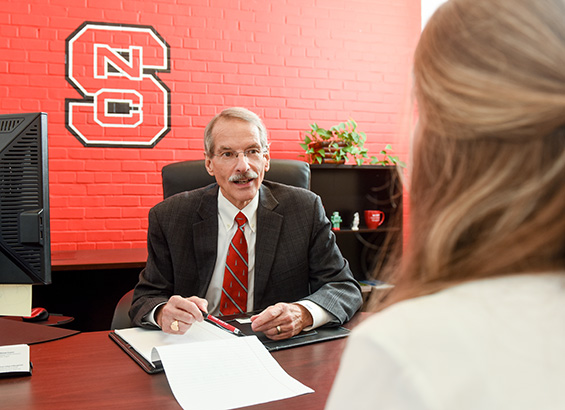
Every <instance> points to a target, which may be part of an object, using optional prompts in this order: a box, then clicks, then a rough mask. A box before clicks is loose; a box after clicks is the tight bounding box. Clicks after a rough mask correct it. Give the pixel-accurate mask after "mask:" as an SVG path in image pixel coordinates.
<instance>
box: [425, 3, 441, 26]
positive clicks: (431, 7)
mask: <svg viewBox="0 0 565 410" xmlns="http://www.w3.org/2000/svg"><path fill="white" fill-rule="evenodd" d="M445 2H446V0H422V13H421V14H422V29H423V28H424V26H425V25H426V22H427V21H428V19H429V18H430V17H431V15H432V14H434V11H436V9H437V8H438V7H439V6H440V5H441V4H442V3H445Z"/></svg>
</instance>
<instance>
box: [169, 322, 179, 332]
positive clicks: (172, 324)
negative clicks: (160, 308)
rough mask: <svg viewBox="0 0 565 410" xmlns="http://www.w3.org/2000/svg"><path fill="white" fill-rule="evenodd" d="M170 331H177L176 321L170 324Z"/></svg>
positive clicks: (177, 323)
mask: <svg viewBox="0 0 565 410" xmlns="http://www.w3.org/2000/svg"><path fill="white" fill-rule="evenodd" d="M171 330H173V331H174V332H178V331H179V321H178V320H174V321H173V322H172V323H171Z"/></svg>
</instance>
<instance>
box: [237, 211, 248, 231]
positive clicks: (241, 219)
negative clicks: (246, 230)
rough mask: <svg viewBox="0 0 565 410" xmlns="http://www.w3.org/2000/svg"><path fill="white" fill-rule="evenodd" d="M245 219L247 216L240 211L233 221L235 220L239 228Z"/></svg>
mask: <svg viewBox="0 0 565 410" xmlns="http://www.w3.org/2000/svg"><path fill="white" fill-rule="evenodd" d="M246 221H247V218H246V217H245V215H243V212H240V213H238V214H237V215H236V216H235V222H237V226H238V227H240V228H241V226H243V225H244V224H245V222H246Z"/></svg>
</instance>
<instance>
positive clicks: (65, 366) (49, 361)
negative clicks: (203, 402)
mask: <svg viewBox="0 0 565 410" xmlns="http://www.w3.org/2000/svg"><path fill="white" fill-rule="evenodd" d="M368 316H369V314H368V313H358V314H357V315H356V316H355V317H354V318H353V320H352V321H351V322H349V323H348V324H346V327H348V328H352V327H354V326H355V325H357V324H358V323H360V322H361V321H362V320H364V319H365V318H367V317H368ZM346 341H347V338H344V339H338V340H333V341H330V342H323V343H316V344H312V345H308V346H303V347H297V348H293V349H287V350H282V351H278V352H274V353H273V357H274V358H275V359H276V360H277V361H278V362H279V364H280V365H281V366H282V367H283V369H284V370H285V371H286V372H287V373H289V374H290V375H291V376H292V377H294V378H296V379H297V380H299V381H300V382H302V383H304V384H305V385H307V386H308V387H311V388H312V389H314V390H315V393H313V394H306V395H303V396H298V397H293V398H290V399H286V400H280V401H275V402H271V403H265V404H261V405H257V406H253V407H251V408H253V409H257V410H259V409H261V410H267V409H271V410H275V409H285V410H286V409H289V408H290V409H306V410H308V409H310V410H311V409H323V408H324V405H325V403H326V400H327V398H328V395H329V392H330V388H331V386H332V383H333V381H334V378H335V375H336V372H337V369H338V367H339V360H340V357H341V354H342V352H343V348H344V347H345V344H346ZM30 347H31V360H32V362H33V366H34V368H33V376H31V377H22V378H11V379H0V397H1V407H2V408H6V409H18V410H38V409H41V410H51V409H53V410H67V409H68V410H71V409H72V410H76V409H81V410H88V409H92V410H99V409H120V410H128V409H135V410H143V409H151V410H153V409H160V410H166V409H175V410H179V409H180V408H181V407H180V406H179V405H178V403H177V401H176V400H175V398H174V397H173V394H172V392H171V389H170V388H169V384H168V382H167V379H166V376H165V374H163V373H160V374H156V375H149V374H147V373H145V372H144V371H143V370H142V369H141V368H140V367H139V366H138V365H137V364H136V363H135V362H134V361H133V360H131V359H130V358H129V356H127V355H126V354H125V353H124V352H123V351H122V350H121V349H120V348H119V347H118V346H117V345H116V344H115V343H114V342H113V341H112V340H111V339H110V338H109V337H108V331H103V332H91V333H80V334H77V335H75V336H71V337H68V338H66V339H61V340H57V341H54V342H48V343H41V344H37V345H32V346H30Z"/></svg>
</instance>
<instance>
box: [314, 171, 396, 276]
mask: <svg viewBox="0 0 565 410" xmlns="http://www.w3.org/2000/svg"><path fill="white" fill-rule="evenodd" d="M310 170H311V173H312V175H311V190H312V191H313V192H315V193H317V194H318V195H320V197H321V198H322V202H323V204H324V208H325V210H326V214H327V216H328V218H330V217H331V215H332V214H333V213H334V212H335V211H337V212H339V214H340V216H341V218H342V220H343V221H342V223H341V226H340V230H339V231H334V232H335V234H336V238H337V244H338V246H339V248H340V250H341V252H342V254H343V256H344V257H345V258H347V260H348V261H349V264H350V266H351V270H352V272H353V274H354V275H355V278H356V279H358V280H363V279H367V278H368V277H370V276H372V277H374V276H373V272H374V271H377V272H376V276H377V277H378V270H379V267H380V266H382V264H383V263H384V262H385V261H386V259H387V257H388V256H389V254H390V246H391V245H392V244H393V243H395V242H397V241H401V240H402V185H401V182H400V180H399V178H398V174H397V171H396V169H395V167H393V166H380V165H362V166H355V165H326V164H321V165H310ZM367 209H378V210H381V211H383V212H384V213H385V221H384V223H383V224H382V225H381V226H379V227H378V228H377V229H368V228H367V226H366V224H365V218H364V211H365V210H367ZM355 212H358V213H359V230H357V231H354V230H351V225H352V222H353V217H354V214H355Z"/></svg>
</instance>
